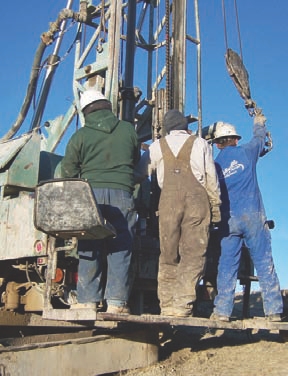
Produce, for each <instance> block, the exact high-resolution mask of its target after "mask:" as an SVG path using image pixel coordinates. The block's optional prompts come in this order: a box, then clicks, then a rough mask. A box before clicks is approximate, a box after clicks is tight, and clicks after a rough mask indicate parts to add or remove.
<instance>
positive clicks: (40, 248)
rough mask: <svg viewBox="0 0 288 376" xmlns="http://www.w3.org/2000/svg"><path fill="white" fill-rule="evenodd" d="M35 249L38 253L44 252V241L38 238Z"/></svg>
mask: <svg viewBox="0 0 288 376" xmlns="http://www.w3.org/2000/svg"><path fill="white" fill-rule="evenodd" d="M34 249H35V252H36V253H42V252H43V249H44V247H43V243H42V241H41V240H37V242H36V243H35V246H34Z"/></svg>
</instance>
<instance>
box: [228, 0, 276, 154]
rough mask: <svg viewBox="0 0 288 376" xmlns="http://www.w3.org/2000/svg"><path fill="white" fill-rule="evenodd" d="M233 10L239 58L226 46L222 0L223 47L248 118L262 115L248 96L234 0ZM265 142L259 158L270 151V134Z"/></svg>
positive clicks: (268, 133) (230, 72)
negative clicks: (224, 46)
mask: <svg viewBox="0 0 288 376" xmlns="http://www.w3.org/2000/svg"><path fill="white" fill-rule="evenodd" d="M234 8H235V14H236V23H237V32H238V43H239V49H240V56H239V55H238V54H237V53H236V52H235V51H233V50H232V49H231V48H229V46H228V37H227V22H226V10H225V0H222V11H223V22H224V36H225V45H226V54H225V59H226V67H227V70H228V73H229V75H230V77H231V79H232V81H233V82H234V84H235V86H236V89H237V90H238V92H239V94H240V96H241V97H242V98H243V99H244V100H245V107H246V109H247V110H248V113H249V115H250V116H256V115H258V114H261V113H262V109H261V108H257V105H256V102H255V101H254V100H252V99H251V94H250V85H249V75H248V72H247V70H246V68H245V66H244V64H243V55H242V44H241V36H240V26H239V16H238V9H237V0H234ZM266 138H267V141H266V142H265V146H266V147H267V149H265V148H264V149H263V151H262V153H261V154H260V156H263V155H265V154H266V153H268V152H269V151H271V150H272V146H273V141H272V136H271V133H270V132H267V134H266Z"/></svg>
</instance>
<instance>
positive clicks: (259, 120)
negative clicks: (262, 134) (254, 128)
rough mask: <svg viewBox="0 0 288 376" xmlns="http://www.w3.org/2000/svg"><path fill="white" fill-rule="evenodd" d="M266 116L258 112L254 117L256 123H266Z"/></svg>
mask: <svg viewBox="0 0 288 376" xmlns="http://www.w3.org/2000/svg"><path fill="white" fill-rule="evenodd" d="M266 120H267V119H266V117H265V116H264V115H263V114H261V113H260V114H256V115H255V117H254V125H255V124H258V125H263V126H264V125H265V123H266Z"/></svg>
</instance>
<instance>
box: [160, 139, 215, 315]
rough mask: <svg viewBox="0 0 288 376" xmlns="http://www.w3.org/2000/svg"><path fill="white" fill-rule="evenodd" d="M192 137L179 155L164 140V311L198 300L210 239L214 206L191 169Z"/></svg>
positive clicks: (161, 213) (161, 237)
mask: <svg viewBox="0 0 288 376" xmlns="http://www.w3.org/2000/svg"><path fill="white" fill-rule="evenodd" d="M195 139H196V137H195V136H190V137H189V138H188V139H187V140H186V141H185V143H184V145H183V146H182V148H181V150H180V152H179V153H178V155H177V157H175V156H174V154H173V152H172V151H171V149H170V147H169V145H168V143H167V141H166V139H165V138H163V139H160V147H161V151H162V155H163V159H164V182H163V188H162V191H161V195H160V202H159V231H160V248H161V253H160V259H159V271H158V298H159V300H160V307H161V314H165V311H167V312H170V310H171V308H172V307H173V309H174V311H175V310H176V312H177V311H179V312H181V311H183V310H185V309H187V308H188V307H187V305H191V303H193V302H194V301H195V300H196V287H197V284H198V282H199V281H200V279H201V277H202V276H203V272H204V267H205V261H206V258H205V254H206V249H207V243H208V238H209V224H210V206H209V199H208V195H207V192H206V190H205V188H204V187H203V186H202V185H201V184H200V183H199V181H198V180H197V179H196V178H195V176H194V175H193V173H192V171H191V165H190V155H191V150H192V147H193V143H194V140H195Z"/></svg>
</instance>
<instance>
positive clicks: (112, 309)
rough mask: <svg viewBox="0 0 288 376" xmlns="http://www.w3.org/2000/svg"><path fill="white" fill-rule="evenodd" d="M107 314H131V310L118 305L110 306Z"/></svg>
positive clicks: (125, 306)
mask: <svg viewBox="0 0 288 376" xmlns="http://www.w3.org/2000/svg"><path fill="white" fill-rule="evenodd" d="M106 313H115V314H118V313H120V314H126V315H129V314H130V308H129V307H128V306H127V305H123V306H116V305H111V304H110V305H108V307H107V310H106Z"/></svg>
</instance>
